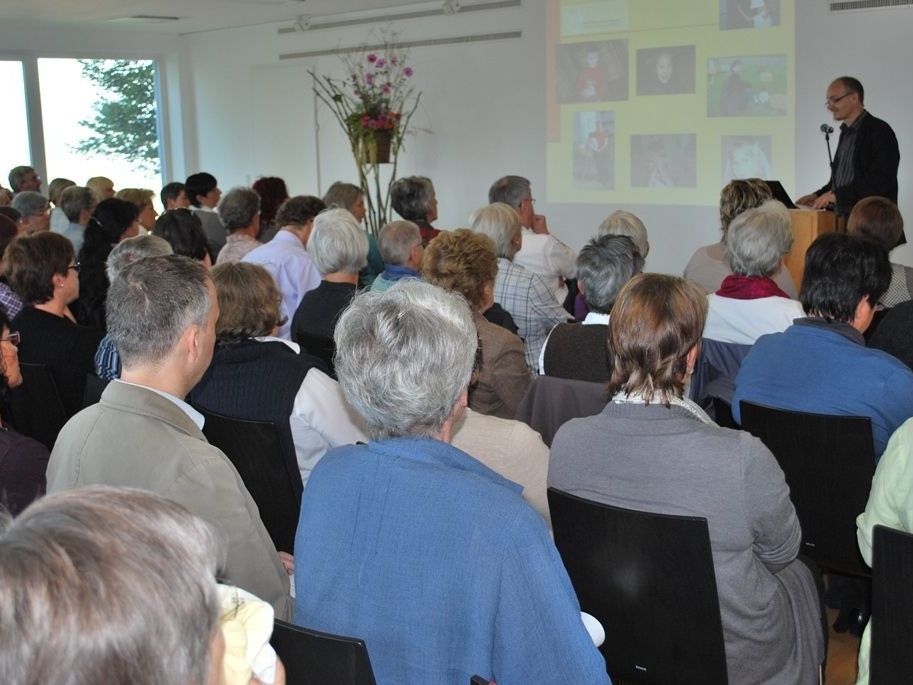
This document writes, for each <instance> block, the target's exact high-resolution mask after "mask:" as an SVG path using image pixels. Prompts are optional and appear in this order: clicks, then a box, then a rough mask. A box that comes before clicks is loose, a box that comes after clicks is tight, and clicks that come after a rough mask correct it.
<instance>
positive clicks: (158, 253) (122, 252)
mask: <svg viewBox="0 0 913 685" xmlns="http://www.w3.org/2000/svg"><path fill="white" fill-rule="evenodd" d="M169 254H174V250H172V249H171V244H170V243H169V242H168V241H167V240H165V239H164V238H159V237H158V236H157V235H152V234H151V233H148V234H146V235H138V236H135V237H133V238H127V239H126V240H122V241H120V242H119V243H118V244H117V245H115V246H114V249H113V250H111V254H109V255H108V260H107V262H106V267H105V270H106V272H107V274H108V282H109V283H113V282H114V279H115V278H117V277H118V275H120V272H121V271H123V270H124V269H126V268H127V267H128V266H129V265H130V264H133V262H135V261H138V260H140V259H145V258H146V257H164V256H165V255H169Z"/></svg>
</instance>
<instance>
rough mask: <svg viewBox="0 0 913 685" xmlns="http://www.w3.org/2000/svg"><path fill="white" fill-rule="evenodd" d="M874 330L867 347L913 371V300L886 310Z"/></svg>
mask: <svg viewBox="0 0 913 685" xmlns="http://www.w3.org/2000/svg"><path fill="white" fill-rule="evenodd" d="M874 328H875V330H874V332H872V334H871V337H870V338H869V340H868V346H869V347H871V348H873V349H876V350H882V351H883V352H887V353H888V354H889V355H891V356H892V357H896V358H897V359H899V360H900V361H902V362H903V363H904V364H906V365H907V366H908V367H909V368H911V369H913V337H911V334H913V300H907V301H906V302H901V303H900V304H898V305H895V306H894V307H891V308H890V309H888V310H887V311H886V312H885V313H884V316H882V318H881V321H880V322H879V323H878V325H877V326H876V327H874ZM869 331H870V332H871V329H869Z"/></svg>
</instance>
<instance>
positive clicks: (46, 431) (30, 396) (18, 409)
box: [7, 362, 70, 450]
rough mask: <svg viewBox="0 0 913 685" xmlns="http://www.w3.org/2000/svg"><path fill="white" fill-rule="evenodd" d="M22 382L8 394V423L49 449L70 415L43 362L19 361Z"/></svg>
mask: <svg viewBox="0 0 913 685" xmlns="http://www.w3.org/2000/svg"><path fill="white" fill-rule="evenodd" d="M19 369H20V371H21V372H22V384H21V385H20V386H19V387H18V388H12V389H11V390H10V392H9V394H8V400H7V402H8V404H7V406H8V407H9V419H10V423H11V424H12V425H13V427H14V428H15V429H16V431H18V432H19V433H22V434H23V435H27V436H28V437H30V438H34V439H35V440H37V441H38V442H40V443H42V444H43V445H44V446H45V447H47V448H48V449H49V450H52V449H54V442H55V441H56V440H57V434H58V433H60V429H61V428H63V424H65V423H66V422H67V420H68V419H69V418H70V416H69V414H68V413H67V410H66V409H65V408H64V406H63V402H62V401H61V399H60V393H59V392H58V391H57V383H55V382H54V376H53V375H52V374H51V371H50V369H48V367H47V366H45V365H44V364H27V363H25V362H20V363H19Z"/></svg>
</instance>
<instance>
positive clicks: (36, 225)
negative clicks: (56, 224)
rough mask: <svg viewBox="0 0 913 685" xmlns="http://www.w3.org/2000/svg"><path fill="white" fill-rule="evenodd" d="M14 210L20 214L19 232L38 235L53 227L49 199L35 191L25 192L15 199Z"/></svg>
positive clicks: (17, 194) (17, 195)
mask: <svg viewBox="0 0 913 685" xmlns="http://www.w3.org/2000/svg"><path fill="white" fill-rule="evenodd" d="M12 207H13V209H15V210H16V211H17V212H19V214H20V219H19V232H20V233H38V232H40V231H46V230H48V229H49V228H50V226H51V215H50V214H48V199H47V198H46V197H45V196H44V195H42V194H41V193H39V192H36V191H34V190H23V191H22V192H21V193H16V196H15V197H14V198H13V204H12Z"/></svg>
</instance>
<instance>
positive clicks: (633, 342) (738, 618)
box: [548, 274, 824, 685]
mask: <svg viewBox="0 0 913 685" xmlns="http://www.w3.org/2000/svg"><path fill="white" fill-rule="evenodd" d="M706 315H707V298H706V296H705V295H704V293H703V292H702V291H701V289H700V287H699V286H697V285H695V284H693V283H689V282H687V281H685V280H683V279H681V278H676V277H673V276H663V275H659V274H641V275H640V276H636V277H635V278H633V279H632V280H631V281H630V282H629V283H628V284H627V285H626V286H625V288H624V289H623V290H622V291H621V293H620V295H619V296H618V299H617V301H616V303H615V306H614V308H613V309H612V314H611V319H612V326H611V328H610V332H609V345H610V348H611V349H612V353H613V356H614V359H615V366H614V369H613V373H612V380H611V382H610V384H609V391H610V394H611V395H612V400H611V401H610V402H609V404H608V405H607V406H606V408H605V409H604V410H603V412H602V413H601V414H598V415H596V416H592V417H589V418H584V419H575V420H573V421H570V422H568V423H567V424H565V425H564V426H563V427H562V428H561V429H560V430H559V431H558V434H557V435H556V436H555V440H554V442H553V443H552V451H551V456H550V465H549V476H548V483H549V485H550V486H553V487H556V488H559V489H561V490H564V491H567V492H570V493H573V494H575V495H578V496H580V497H585V498H588V499H592V500H595V501H599V502H604V503H606V504H610V505H613V506H620V507H625V508H628V509H637V510H641V511H652V512H659V513H665V514H675V515H680V516H702V517H705V518H706V519H707V524H708V527H709V529H710V546H711V549H712V552H713V563H714V569H715V571H716V582H717V589H718V592H719V598H720V613H721V618H722V623H723V636H724V641H725V647H726V661H727V665H728V670H729V682H730V683H731V684H732V685H738V684H740V683H744V684H746V685H747V684H749V683H750V684H752V685H759V684H761V683H769V684H771V685H772V684H774V683H776V684H777V685H781V684H786V683H801V684H805V683H809V684H811V683H817V682H818V667H819V665H820V664H821V662H822V661H823V659H824V641H823V636H822V621H821V613H820V611H821V609H820V603H819V597H818V593H817V591H816V588H815V582H814V579H813V576H812V574H811V572H810V571H809V569H808V568H807V567H806V566H805V565H804V564H802V563H801V562H800V561H798V559H797V555H798V553H799V546H800V541H801V537H802V533H801V530H800V528H799V522H798V520H797V518H796V513H795V511H794V509H793V505H792V503H791V502H790V500H789V490H788V489H787V487H786V482H785V481H784V478H783V472H782V471H781V470H780V467H779V466H778V465H777V463H776V461H775V460H774V458H773V456H772V455H771V454H770V452H769V451H768V450H767V448H765V447H764V445H763V444H762V443H761V441H760V440H758V439H756V438H754V437H752V436H751V435H749V434H748V433H745V432H740V431H733V430H727V429H724V428H720V427H718V426H717V425H716V424H714V423H713V421H711V420H710V419H709V418H708V417H707V415H706V414H704V412H703V411H701V409H700V408H699V407H698V406H697V405H695V404H694V403H692V402H690V401H689V400H685V399H683V394H684V387H685V382H686V379H687V377H688V375H689V374H690V373H691V371H692V370H693V369H694V363H695V361H696V359H697V355H698V345H699V342H700V339H701V333H702V331H703V328H704V320H705V318H706ZM670 618H671V619H673V620H675V619H679V620H687V617H684V616H682V617H670Z"/></svg>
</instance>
